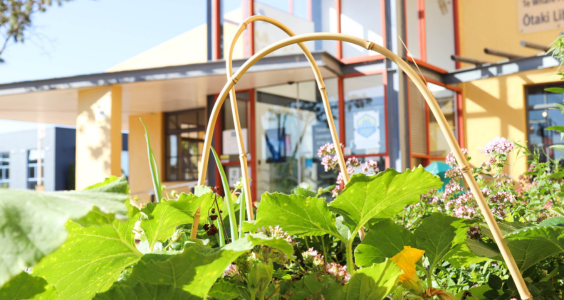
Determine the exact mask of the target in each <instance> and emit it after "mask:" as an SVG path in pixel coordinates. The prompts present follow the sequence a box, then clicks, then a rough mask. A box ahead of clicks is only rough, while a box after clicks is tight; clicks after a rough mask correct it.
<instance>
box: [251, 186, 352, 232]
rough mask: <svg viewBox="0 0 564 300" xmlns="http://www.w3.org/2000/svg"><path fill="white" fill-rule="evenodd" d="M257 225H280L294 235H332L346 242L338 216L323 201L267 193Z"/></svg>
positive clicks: (261, 202)
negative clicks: (336, 218)
mask: <svg viewBox="0 0 564 300" xmlns="http://www.w3.org/2000/svg"><path fill="white" fill-rule="evenodd" d="M255 224H256V226H258V227H263V226H265V227H268V226H280V227H281V228H282V229H283V230H284V231H286V232H288V233H289V234H292V235H294V234H295V235H306V236H314V235H324V234H331V235H334V236H336V237H338V238H341V239H343V237H342V236H341V235H340V234H339V232H338V231H337V228H336V227H335V215H333V213H332V212H331V211H329V209H328V207H327V202H325V200H324V199H320V198H311V197H309V198H307V197H304V196H301V195H284V194H279V193H273V194H270V193H265V194H264V195H262V199H261V201H260V204H259V207H258V210H257V220H256V223H255Z"/></svg>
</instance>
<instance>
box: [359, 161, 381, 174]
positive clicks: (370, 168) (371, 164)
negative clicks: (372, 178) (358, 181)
mask: <svg viewBox="0 0 564 300" xmlns="http://www.w3.org/2000/svg"><path fill="white" fill-rule="evenodd" d="M362 171H363V172H372V173H378V172H380V169H378V162H377V161H375V160H369V161H367V162H366V163H364V167H362Z"/></svg>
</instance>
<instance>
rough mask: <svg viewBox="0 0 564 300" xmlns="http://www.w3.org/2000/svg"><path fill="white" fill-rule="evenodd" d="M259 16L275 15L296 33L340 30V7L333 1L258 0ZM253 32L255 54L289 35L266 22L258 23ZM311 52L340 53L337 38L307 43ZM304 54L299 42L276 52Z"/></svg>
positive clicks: (255, 2)
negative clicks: (338, 14) (338, 21)
mask: <svg viewBox="0 0 564 300" xmlns="http://www.w3.org/2000/svg"><path fill="white" fill-rule="evenodd" d="M254 10H255V14H256V15H262V16H267V17H271V18H274V19H276V20H278V21H280V22H282V24H285V25H286V26H288V27H289V28H290V29H291V30H292V31H294V33H295V34H297V35H299V34H304V33H312V32H337V10H336V8H335V1H334V0H317V1H311V0H293V1H288V0H256V1H254ZM254 26H255V27H254V28H255V33H254V35H255V36H254V39H255V40H254V41H255V53H256V52H258V51H260V50H262V49H263V48H266V47H267V46H269V45H271V44H272V43H274V42H277V41H279V40H282V39H285V38H287V37H288V35H287V34H286V33H285V32H284V31H282V30H281V29H280V28H277V27H276V26H274V25H272V24H268V23H266V22H256V23H255V25H254ZM304 44H305V45H306V47H307V48H308V49H309V50H310V51H312V52H313V51H327V52H329V53H330V54H331V55H333V56H337V42H336V41H308V42H304ZM290 53H302V51H301V49H300V47H299V46H298V45H297V44H293V45H289V46H286V47H284V48H282V49H279V50H277V51H275V52H274V54H275V55H284V54H290Z"/></svg>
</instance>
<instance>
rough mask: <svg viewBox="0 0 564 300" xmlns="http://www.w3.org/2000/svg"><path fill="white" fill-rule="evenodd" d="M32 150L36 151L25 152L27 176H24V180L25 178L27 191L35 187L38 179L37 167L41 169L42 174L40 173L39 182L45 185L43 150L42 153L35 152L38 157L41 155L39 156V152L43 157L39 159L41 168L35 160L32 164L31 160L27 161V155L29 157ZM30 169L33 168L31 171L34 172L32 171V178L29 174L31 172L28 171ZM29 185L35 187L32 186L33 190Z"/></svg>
mask: <svg viewBox="0 0 564 300" xmlns="http://www.w3.org/2000/svg"><path fill="white" fill-rule="evenodd" d="M34 150H35V151H37V149H29V150H27V164H26V175H27V176H26V178H27V189H28V190H33V189H35V186H37V179H38V177H37V169H38V167H41V168H42V172H41V182H42V183H43V185H45V155H44V152H43V151H44V150H43V151H37V152H38V155H41V154H42V153H41V152H43V157H42V159H41V166H39V165H38V162H37V160H35V162H32V161H31V160H29V155H30V153H31V151H34ZM30 168H33V169H34V171H33V177H30V173H31V172H30V171H29V170H30ZM31 183H35V185H34V187H33V188H31V187H30V184H31Z"/></svg>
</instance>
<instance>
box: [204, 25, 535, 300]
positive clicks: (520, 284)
mask: <svg viewBox="0 0 564 300" xmlns="http://www.w3.org/2000/svg"><path fill="white" fill-rule="evenodd" d="M314 40H337V41H343V42H349V43H352V44H356V45H359V46H361V47H364V48H366V49H368V50H373V51H376V52H379V53H380V54H382V55H384V56H386V57H387V58H388V59H390V60H391V61H393V62H395V63H396V64H397V65H398V67H400V68H401V69H402V70H403V71H404V72H405V73H406V74H407V75H408V76H409V78H410V79H411V80H412V81H413V82H414V83H415V85H416V86H417V88H418V89H419V91H420V92H421V93H422V94H423V97H424V98H425V101H426V102H427V104H428V105H429V107H430V109H431V111H432V112H433V115H434V116H435V118H436V119H437V122H438V123H439V127H440V128H441V131H442V132H443V134H444V135H445V137H446V139H447V143H448V144H449V146H450V148H451V150H452V151H453V153H454V156H455V158H456V160H457V162H458V164H459V165H460V166H464V167H462V168H461V170H462V173H463V176H464V179H465V180H466V182H467V183H468V185H469V186H470V190H471V191H472V194H473V196H474V198H476V201H477V202H478V205H479V206H480V209H481V210H482V213H483V215H484V218H485V220H486V223H487V224H488V226H489V227H490V229H491V230H492V234H493V237H494V240H495V241H496V243H497V245H498V247H499V249H500V252H501V255H502V257H503V259H504V260H505V263H506V264H507V267H508V269H509V272H510V273H511V276H512V277H513V280H514V281H515V285H516V287H517V290H518V291H519V295H520V296H521V299H523V300H528V299H532V296H531V294H530V292H529V290H528V289H527V286H526V285H525V281H524V280H523V277H522V276H521V273H520V272H519V268H518V267H517V264H516V263H515V260H514V259H513V256H512V254H511V252H510V251H509V248H508V247H507V243H506V242H505V239H504V238H503V235H502V234H501V231H500V230H499V227H498V226H497V223H496V221H495V219H494V217H493V214H492V212H491V210H490V208H489V206H488V205H487V202H486V200H485V199H484V196H483V195H482V193H481V191H480V188H479V186H478V183H477V182H476V180H475V179H474V177H473V176H472V174H470V173H469V172H468V171H469V170H470V165H469V164H468V162H467V161H466V158H465V156H464V154H463V153H462V151H461V149H460V146H459V145H458V142H457V141H456V139H455V138H454V134H453V133H452V131H451V130H450V128H449V125H448V123H447V121H446V119H445V116H444V115H443V113H442V111H441V109H440V107H439V105H438V103H437V101H436V99H435V97H434V96H433V94H432V93H431V92H430V91H429V89H428V88H427V86H426V85H425V84H424V83H423V81H422V80H421V78H420V77H419V75H418V74H417V73H416V72H415V71H414V70H413V69H412V68H411V67H410V66H409V65H408V64H407V63H406V62H405V61H403V59H402V58H401V57H399V56H397V55H396V54H394V53H393V52H391V51H390V50H388V49H386V48H383V47H382V46H380V45H378V44H375V43H374V42H370V41H367V40H364V39H361V38H358V37H354V36H349V35H346V34H341V33H310V34H303V35H299V36H295V37H290V38H287V39H284V40H281V41H279V42H276V43H274V44H272V45H270V46H268V47H266V48H264V49H263V50H261V51H260V52H258V53H256V54H255V55H253V56H252V57H251V58H249V59H248V60H247V61H246V62H245V63H244V64H243V66H241V68H239V70H237V72H236V73H235V75H234V76H232V77H231V78H230V79H231V80H230V81H228V82H227V83H226V84H225V86H224V88H223V90H222V91H221V93H220V94H219V97H218V101H217V102H221V103H223V101H224V100H225V98H226V97H227V94H228V93H229V91H230V90H231V89H232V88H233V86H234V84H235V83H234V82H237V81H238V80H239V79H240V78H241V77H242V76H243V75H244V74H245V72H247V71H248V70H249V68H250V67H251V66H252V65H254V64H255V63H256V62H257V61H259V60H260V59H262V58H263V57H265V56H266V55H268V54H270V53H272V52H274V51H275V50H278V49H280V48H282V47H285V46H288V45H291V44H296V43H300V42H307V41H314ZM218 114H219V108H218V107H217V106H214V108H213V110H212V116H213V117H212V118H211V119H210V124H208V128H207V130H206V139H205V142H204V152H203V155H202V161H201V162H202V167H201V169H200V178H199V180H200V181H203V180H204V179H203V178H205V170H206V168H207V162H208V159H209V149H210V146H211V135H212V134H213V128H214V127H215V118H217V115H218ZM337 148H339V147H337ZM202 175H204V176H202ZM200 184H201V183H200Z"/></svg>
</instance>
